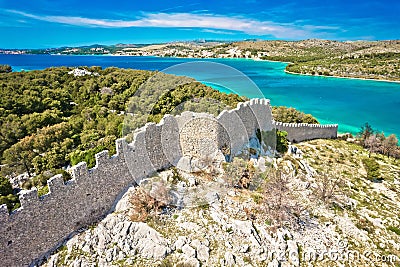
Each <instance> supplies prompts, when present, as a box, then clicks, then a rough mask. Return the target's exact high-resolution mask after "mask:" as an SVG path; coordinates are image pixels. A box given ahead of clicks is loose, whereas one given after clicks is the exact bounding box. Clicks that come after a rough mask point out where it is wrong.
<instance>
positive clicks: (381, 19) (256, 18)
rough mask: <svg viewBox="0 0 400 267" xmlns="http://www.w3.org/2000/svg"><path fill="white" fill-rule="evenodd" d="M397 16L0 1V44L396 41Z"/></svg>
mask: <svg viewBox="0 0 400 267" xmlns="http://www.w3.org/2000/svg"><path fill="white" fill-rule="evenodd" d="M399 14H400V1H399V0H392V1H388V0H382V1H359V0H354V1H353V0H346V1H342V0H336V1H332V0H330V1H325V0H318V1H314V0H302V1H290V0H287V1H265V0H264V1H257V0H242V1H236V0H235V1H211V0H207V1H196V0H192V1H173V0H172V1H160V0H144V1H119V0H113V1H110V0H109V1H100V0H97V1H92V0H87V1H82V0H81V1H77V0H69V1H54V0H51V1H50V0H34V1H32V0H18V1H10V0H0V34H1V38H0V48H45V47H59V46H78V45H88V44H94V43H97V44H116V43H156V42H166V41H178V40H195V39H214V40H215V39H218V40H240V39H249V38H252V39H253V38H256V39H285V40H299V39H308V38H322V39H334V40H386V39H400V19H399Z"/></svg>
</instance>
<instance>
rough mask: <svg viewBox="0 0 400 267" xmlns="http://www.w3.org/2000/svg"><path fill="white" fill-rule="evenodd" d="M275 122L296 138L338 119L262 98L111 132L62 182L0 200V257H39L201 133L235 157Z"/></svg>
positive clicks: (327, 133)
mask: <svg viewBox="0 0 400 267" xmlns="http://www.w3.org/2000/svg"><path fill="white" fill-rule="evenodd" d="M274 128H278V129H280V130H285V131H287V132H288V134H289V139H292V140H296V141H302V140H306V139H313V138H332V137H336V134H337V125H308V124H287V123H280V122H274V121H273V120H272V113H271V107H270V102H269V100H268V99H251V100H250V101H247V102H245V103H239V104H238V105H237V107H236V108H234V109H232V110H224V111H223V112H221V113H220V114H219V115H218V116H217V117H213V116H212V115H210V114H207V113H193V112H183V113H182V114H181V115H179V116H171V115H165V116H164V118H163V119H162V120H161V121H160V123H158V124H154V123H147V124H146V125H145V126H143V127H142V128H140V129H138V130H136V131H135V134H134V140H133V142H132V143H128V142H127V141H126V140H125V139H123V138H122V139H118V140H117V141H116V151H117V152H116V154H115V155H113V156H111V157H110V156H109V153H108V151H102V152H100V153H97V154H96V155H95V159H96V165H95V167H93V168H91V169H89V168H88V166H87V164H86V163H85V162H81V163H78V164H77V165H75V166H73V167H72V168H71V169H70V172H71V176H72V179H71V180H69V181H68V182H66V183H64V180H63V177H62V176H61V175H56V176H54V177H52V178H50V179H49V180H48V181H47V184H48V186H49V193H48V194H46V195H45V196H43V197H41V198H39V197H38V194H37V190H36V188H33V189H32V190H29V191H22V192H21V193H20V201H21V207H20V208H19V209H17V210H15V211H13V212H12V213H11V214H8V211H7V208H6V206H5V205H2V206H0V248H1V253H0V262H2V264H3V265H4V266H26V265H29V264H32V263H34V262H36V261H37V260H39V259H41V258H42V257H43V256H44V255H46V253H48V251H49V250H50V249H52V248H54V247H55V246H56V245H57V244H60V243H61V242H62V241H63V240H64V239H65V238H66V237H68V236H69V235H70V234H71V233H73V232H74V231H76V230H78V229H80V228H81V227H83V226H86V225H88V224H91V223H93V222H95V221H97V220H98V219H99V218H101V217H102V216H104V215H105V214H106V213H107V212H109V210H110V209H111V208H112V206H113V203H114V201H115V200H116V198H117V196H118V195H119V194H120V192H122V191H123V190H124V189H125V188H126V187H128V186H130V185H131V184H132V183H135V182H136V183H139V182H140V181H141V179H143V178H145V177H147V176H149V175H151V174H152V173H154V172H155V171H158V170H161V169H165V168H168V167H169V166H176V165H177V163H178V162H179V160H180V159H181V158H182V157H183V156H184V153H187V154H191V153H192V151H194V150H196V149H198V150H199V151H201V149H202V148H204V142H202V140H200V139H202V138H204V139H207V140H208V141H210V142H214V144H215V148H217V149H221V146H229V148H230V149H229V151H230V152H229V153H230V154H231V155H232V156H234V155H236V154H237V153H239V152H240V150H241V149H242V148H243V147H244V146H245V145H246V144H247V143H248V142H249V139H250V138H251V137H253V136H255V134H256V130H257V129H261V130H263V131H269V130H272V129H274ZM205 129H209V131H210V133H211V134H210V135H208V133H207V131H205ZM200 135H202V136H203V137H201V136H200ZM193 142H197V143H196V144H193ZM206 145H207V143H206ZM201 146H203V147H201ZM38 222H40V223H38ZM32 237H34V238H32Z"/></svg>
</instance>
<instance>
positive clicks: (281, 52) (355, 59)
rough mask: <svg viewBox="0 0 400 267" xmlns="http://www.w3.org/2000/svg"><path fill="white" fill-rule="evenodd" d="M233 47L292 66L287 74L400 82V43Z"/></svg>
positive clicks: (248, 44)
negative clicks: (288, 63)
mask: <svg viewBox="0 0 400 267" xmlns="http://www.w3.org/2000/svg"><path fill="white" fill-rule="evenodd" d="M230 47H231V48H234V47H237V48H238V49H240V50H242V51H251V52H252V53H253V54H257V53H261V55H262V56H261V58H262V59H268V60H274V61H285V62H292V63H293V64H290V65H289V66H287V68H286V70H287V71H290V72H294V73H301V74H308V75H326V76H339V77H351V78H368V79H377V80H392V81H399V80H400V41H375V42H368V41H357V42H336V41H327V40H305V41H296V42H287V41H257V42H238V43H232V44H231V45H230Z"/></svg>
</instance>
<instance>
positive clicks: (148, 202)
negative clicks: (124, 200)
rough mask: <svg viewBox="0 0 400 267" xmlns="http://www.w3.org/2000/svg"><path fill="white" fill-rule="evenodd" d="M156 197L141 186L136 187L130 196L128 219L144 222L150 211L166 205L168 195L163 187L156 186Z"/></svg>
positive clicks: (152, 211)
mask: <svg viewBox="0 0 400 267" xmlns="http://www.w3.org/2000/svg"><path fill="white" fill-rule="evenodd" d="M154 193H155V194H156V195H157V196H156V197H157V198H155V197H153V196H151V195H150V192H147V191H146V190H145V189H143V188H142V187H136V189H135V192H134V193H133V194H132V196H131V198H130V203H131V204H132V210H131V214H130V219H131V220H132V221H134V222H145V221H146V220H147V219H148V218H149V216H150V214H151V213H154V212H157V211H158V210H159V209H160V208H162V207H165V206H167V204H168V195H167V193H168V192H167V191H166V190H165V187H163V186H162V185H161V186H159V187H157V189H156V190H155V192H154Z"/></svg>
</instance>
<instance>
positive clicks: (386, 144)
mask: <svg viewBox="0 0 400 267" xmlns="http://www.w3.org/2000/svg"><path fill="white" fill-rule="evenodd" d="M398 142H399V140H398V139H397V137H396V135H394V134H391V135H389V136H388V137H387V138H386V139H385V140H384V141H383V143H382V146H383V153H384V154H385V155H387V156H388V157H389V156H393V155H394V153H395V151H396V149H397V144H398Z"/></svg>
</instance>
